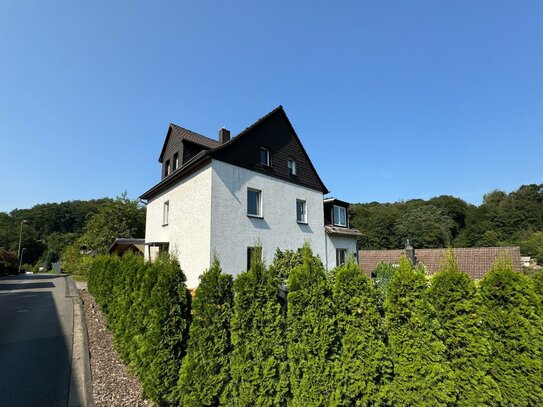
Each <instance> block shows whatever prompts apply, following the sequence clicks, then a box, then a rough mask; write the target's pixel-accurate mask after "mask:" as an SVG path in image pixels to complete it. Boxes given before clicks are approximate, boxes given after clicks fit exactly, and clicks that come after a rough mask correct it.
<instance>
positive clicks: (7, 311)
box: [0, 274, 74, 407]
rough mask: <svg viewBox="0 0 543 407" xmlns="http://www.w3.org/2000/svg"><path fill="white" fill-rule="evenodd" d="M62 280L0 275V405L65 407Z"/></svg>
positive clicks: (68, 303)
mask: <svg viewBox="0 0 543 407" xmlns="http://www.w3.org/2000/svg"><path fill="white" fill-rule="evenodd" d="M71 291H72V290H70V289H69V285H68V284H67V281H66V278H65V277H64V276H52V275H51V276H50V275H33V274H27V275H19V276H10V277H0V406H3V407H7V406H18V407H20V406H67V405H68V397H69V389H70V371H71V358H72V342H73V335H72V333H73V326H74V302H73V300H72V296H73V295H74V293H73V292H71Z"/></svg>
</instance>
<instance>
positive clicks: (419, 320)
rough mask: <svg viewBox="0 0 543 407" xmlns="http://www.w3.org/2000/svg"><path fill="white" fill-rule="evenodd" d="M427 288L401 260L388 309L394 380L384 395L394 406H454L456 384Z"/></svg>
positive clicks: (389, 343) (389, 296) (405, 261)
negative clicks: (440, 337)
mask: <svg viewBox="0 0 543 407" xmlns="http://www.w3.org/2000/svg"><path fill="white" fill-rule="evenodd" d="M426 288H427V280H426V278H425V276H424V275H423V274H421V273H419V272H417V271H415V270H414V269H413V266H412V265H411V262H410V261H409V260H408V259H407V258H406V257H405V256H403V257H402V258H401V259H400V263H399V267H398V269H397V272H396V273H395V274H394V277H393V278H392V280H391V281H390V284H389V287H388V290H387V298H386V300H385V304H384V307H385V314H386V319H385V325H386V329H387V331H388V352H389V355H390V358H391V362H392V366H393V378H392V381H391V382H390V383H387V384H386V386H384V387H383V391H382V393H383V397H385V398H386V400H387V402H388V403H389V404H392V405H404V406H445V405H448V404H450V403H452V402H453V401H454V396H453V388H454V382H453V381H452V380H451V371H450V369H449V368H448V365H447V364H446V363H444V362H445V346H444V345H443V342H442V341H441V340H440V339H439V337H438V333H439V322H438V321H437V319H436V317H435V314H434V310H433V307H432V306H431V305H430V304H429V302H428V300H427V298H426V296H425V291H426Z"/></svg>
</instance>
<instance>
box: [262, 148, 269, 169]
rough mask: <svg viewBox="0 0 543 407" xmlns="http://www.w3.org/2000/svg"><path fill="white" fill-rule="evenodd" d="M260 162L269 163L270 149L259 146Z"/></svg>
mask: <svg viewBox="0 0 543 407" xmlns="http://www.w3.org/2000/svg"><path fill="white" fill-rule="evenodd" d="M260 164H262V165H268V166H269V165H270V150H268V149H267V148H264V147H260Z"/></svg>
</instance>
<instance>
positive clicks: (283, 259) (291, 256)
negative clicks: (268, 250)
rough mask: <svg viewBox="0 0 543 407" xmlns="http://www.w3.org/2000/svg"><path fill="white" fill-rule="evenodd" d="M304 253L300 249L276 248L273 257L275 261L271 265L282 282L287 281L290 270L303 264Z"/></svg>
mask: <svg viewBox="0 0 543 407" xmlns="http://www.w3.org/2000/svg"><path fill="white" fill-rule="evenodd" d="M302 262H303V260H302V255H301V253H300V252H298V251H294V250H288V249H287V250H284V251H282V250H280V249H279V248H278V249H276V250H275V256H274V258H273V263H272V264H271V265H270V269H271V271H273V272H274V273H275V274H276V275H277V277H278V278H279V281H280V282H286V281H287V279H288V275H289V274H290V271H291V270H292V269H293V268H294V267H296V266H299V265H300V264H302Z"/></svg>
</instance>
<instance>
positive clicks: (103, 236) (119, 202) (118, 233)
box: [78, 194, 145, 253]
mask: <svg viewBox="0 0 543 407" xmlns="http://www.w3.org/2000/svg"><path fill="white" fill-rule="evenodd" d="M144 230H145V208H144V207H142V206H140V204H139V202H138V201H137V200H130V199H128V198H127V197H126V194H124V195H122V196H120V197H118V198H117V199H115V200H113V201H111V202H109V203H107V204H105V205H103V206H102V207H101V208H100V209H99V210H98V212H97V213H96V214H94V215H93V216H92V217H91V218H90V219H89V221H88V222H87V224H86V225H85V231H84V233H83V235H82V236H81V237H80V238H79V241H78V244H79V246H84V247H86V248H88V249H91V250H96V251H98V252H100V253H105V252H106V251H107V249H108V248H109V247H110V246H111V244H112V243H113V242H114V241H115V239H116V238H119V237H126V238H129V237H133V238H137V237H141V236H143V235H144Z"/></svg>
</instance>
